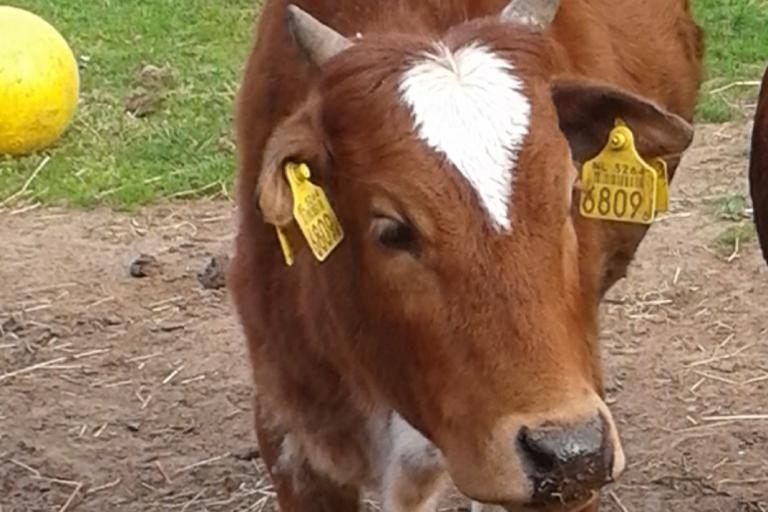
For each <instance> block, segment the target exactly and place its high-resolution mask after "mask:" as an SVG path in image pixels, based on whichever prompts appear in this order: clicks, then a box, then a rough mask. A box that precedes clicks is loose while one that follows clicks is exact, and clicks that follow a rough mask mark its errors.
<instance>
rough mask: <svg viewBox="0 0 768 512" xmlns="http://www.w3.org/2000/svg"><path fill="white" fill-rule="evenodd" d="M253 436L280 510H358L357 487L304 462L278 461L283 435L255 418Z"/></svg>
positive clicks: (315, 511)
mask: <svg viewBox="0 0 768 512" xmlns="http://www.w3.org/2000/svg"><path fill="white" fill-rule="evenodd" d="M256 436H257V438H258V441H259V448H260V450H261V457H262V460H264V462H265V463H266V465H267V470H268V471H269V475H270V477H271V479H272V483H273V484H274V487H275V491H276V492H277V501H278V504H279V507H280V512H358V510H359V501H360V499H359V495H358V491H357V489H354V488H351V487H342V486H339V485H337V484H335V483H334V482H331V481H330V480H328V479H327V478H325V477H323V476H322V475H319V474H317V472H315V471H314V470H313V469H312V468H310V467H309V465H308V464H307V462H306V461H297V464H295V465H293V464H288V465H287V466H288V467H283V465H282V464H281V462H280V456H281V449H282V445H283V440H284V439H285V435H284V434H283V433H280V432H278V431H276V429H271V428H268V427H267V426H266V425H264V423H263V422H261V421H259V418H258V413H257V418H256Z"/></svg>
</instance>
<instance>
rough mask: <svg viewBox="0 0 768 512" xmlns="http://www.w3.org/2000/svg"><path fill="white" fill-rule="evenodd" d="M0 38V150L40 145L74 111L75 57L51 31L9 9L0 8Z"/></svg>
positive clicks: (26, 14)
mask: <svg viewBox="0 0 768 512" xmlns="http://www.w3.org/2000/svg"><path fill="white" fill-rule="evenodd" d="M0 39H2V43H1V44H0V154H9V155H22V154H26V153H31V152H34V151H38V150H41V149H44V148H46V147H48V146H50V145H51V144H53V143H54V142H55V141H56V140H58V139H59V137H61V135H62V134H63V133H64V131H65V130H66V129H67V127H68V126H69V124H70V122H71V121H72V118H73V116H74V114H75V109H76V107H77V96H78V92H79V87H80V77H79V73H78V69H77V61H76V60H75V56H74V55H73V54H72V50H71V49H70V48H69V45H67V42H66V41H65V40H64V38H63V37H62V36H61V34H59V33H58V32H57V31H56V29H54V28H53V27H52V26H51V25H49V24H48V23H47V22H45V21H44V20H43V19H41V18H40V17H38V16H36V15H34V14H32V13H30V12H28V11H24V10H22V9H16V8H14V7H7V6H0Z"/></svg>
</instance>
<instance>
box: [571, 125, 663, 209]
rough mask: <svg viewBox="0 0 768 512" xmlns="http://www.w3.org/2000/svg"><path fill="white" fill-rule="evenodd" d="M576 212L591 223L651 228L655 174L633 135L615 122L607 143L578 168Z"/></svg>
mask: <svg viewBox="0 0 768 512" xmlns="http://www.w3.org/2000/svg"><path fill="white" fill-rule="evenodd" d="M581 182H582V185H583V191H582V193H581V201H580V204H579V210H580V212H581V214H582V215H583V216H584V217H588V218H591V219H600V220H610V221H616V222H631V223H634V224H651V223H653V220H654V218H655V217H656V205H657V199H656V198H657V193H658V192H657V191H658V186H659V185H658V182H659V175H658V171H657V170H656V169H654V168H653V167H651V166H650V165H649V164H648V163H647V162H645V160H643V159H642V158H641V157H640V155H639V154H638V153H637V148H636V147H635V138H634V135H633V134H632V131H631V130H630V129H629V127H627V126H626V125H625V124H624V123H623V122H622V121H620V120H617V122H616V126H615V127H614V128H613V130H611V133H610V135H609V137H608V143H607V144H606V146H605V147H604V148H603V150H602V151H601V152H600V154H599V155H597V156H596V157H595V158H593V159H592V160H589V161H587V162H585V163H584V165H583V166H582V168H581Z"/></svg>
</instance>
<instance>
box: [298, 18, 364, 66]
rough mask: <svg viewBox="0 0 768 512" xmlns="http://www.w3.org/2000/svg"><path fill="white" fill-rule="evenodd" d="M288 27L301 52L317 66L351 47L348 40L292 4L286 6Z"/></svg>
mask: <svg viewBox="0 0 768 512" xmlns="http://www.w3.org/2000/svg"><path fill="white" fill-rule="evenodd" d="M288 27H289V30H290V31H291V33H292V34H293V37H294V38H295V39H296V42H297V44H298V45H299V47H300V48H301V50H302V51H303V52H304V53H305V54H306V55H307V57H308V58H309V59H310V60H311V61H312V62H313V63H314V64H316V65H318V66H322V65H323V64H324V63H326V62H327V61H328V60H329V59H331V57H333V56H335V55H337V54H339V53H341V52H343V51H344V50H346V49H347V48H349V47H350V46H352V42H351V41H350V40H349V39H347V38H346V37H344V36H343V35H341V34H339V33H338V32H336V31H335V30H333V29H332V28H330V27H328V26H326V25H323V24H322V23H320V22H319V21H318V20H316V19H315V18H313V17H312V16H310V15H309V14H308V13H307V12H306V11H304V10H302V9H301V8H299V7H297V6H295V5H293V4H291V5H289V6H288Z"/></svg>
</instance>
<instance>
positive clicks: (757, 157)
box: [749, 69, 768, 262]
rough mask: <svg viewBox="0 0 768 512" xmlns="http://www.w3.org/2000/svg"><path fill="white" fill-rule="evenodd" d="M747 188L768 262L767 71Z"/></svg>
mask: <svg viewBox="0 0 768 512" xmlns="http://www.w3.org/2000/svg"><path fill="white" fill-rule="evenodd" d="M749 186H750V192H751V195H752V203H753V205H754V209H755V225H756V226H757V235H758V238H759V239H760V246H761V247H762V250H763V256H764V257H765V260H766V262H768V69H766V71H765V75H764V76H763V84H762V87H761V89H760V99H759V101H758V104H757V113H756V114H755V126H754V128H753V133H752V153H751V155H750V163H749Z"/></svg>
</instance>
